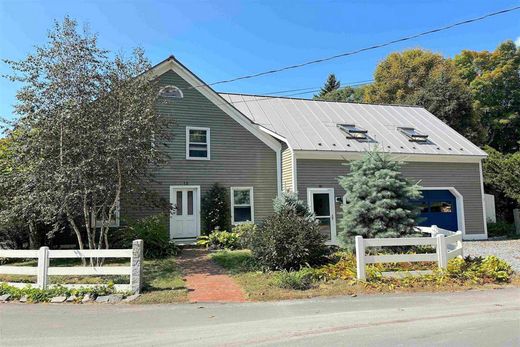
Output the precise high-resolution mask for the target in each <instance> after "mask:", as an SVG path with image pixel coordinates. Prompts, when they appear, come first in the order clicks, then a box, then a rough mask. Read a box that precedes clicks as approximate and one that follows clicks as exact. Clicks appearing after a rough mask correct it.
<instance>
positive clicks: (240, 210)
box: [231, 187, 255, 224]
mask: <svg viewBox="0 0 520 347" xmlns="http://www.w3.org/2000/svg"><path fill="white" fill-rule="evenodd" d="M254 219H255V216H254V204H253V187H231V221H232V223H233V224H240V223H246V222H254Z"/></svg>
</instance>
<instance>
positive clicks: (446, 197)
mask: <svg viewBox="0 0 520 347" xmlns="http://www.w3.org/2000/svg"><path fill="white" fill-rule="evenodd" d="M422 194H423V197H422V199H420V200H417V201H416V204H418V205H419V206H420V209H421V213H420V217H421V218H422V219H423V220H422V221H421V222H420V223H419V225H420V226H432V225H437V226H438V227H439V228H442V229H447V230H452V231H456V230H457V229H458V220H457V199H456V198H455V196H454V195H453V194H452V193H451V192H450V191H449V190H423V191H422Z"/></svg>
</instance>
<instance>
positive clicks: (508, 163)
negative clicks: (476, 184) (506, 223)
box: [482, 146, 520, 217]
mask: <svg viewBox="0 0 520 347" xmlns="http://www.w3.org/2000/svg"><path fill="white" fill-rule="evenodd" d="M484 150H485V151H486V153H487V154H488V157H487V158H486V160H484V163H483V167H482V169H483V174H484V184H485V185H486V188H487V190H488V191H490V192H491V193H493V194H494V195H496V196H497V197H498V198H497V203H498V204H501V205H503V206H500V207H502V208H499V209H498V210H500V211H507V210H511V209H512V208H513V207H514V205H516V206H517V207H518V206H520V152H516V153H508V154H502V153H500V152H499V151H497V150H495V149H493V148H491V147H489V146H488V147H485V148H484ZM508 200H509V201H508ZM504 207H505V208H504ZM508 207H509V208H508ZM503 217H507V216H505V215H504V216H503Z"/></svg>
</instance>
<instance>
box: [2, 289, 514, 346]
mask: <svg viewBox="0 0 520 347" xmlns="http://www.w3.org/2000/svg"><path fill="white" fill-rule="evenodd" d="M0 345H1V346H3V347H5V346H87V345H98V346H119V345H124V346H144V345H146V346H166V345H168V346H172V345H175V346H184V345H185V346H188V345H189V346H222V345H224V346H243V345H262V346H280V345H284V346H285V345H289V346H303V345H321V346H340V345H342V346H345V345H349V346H360V345H362V346H382V345H384V346H396V345H399V346H421V345H428V346H432V345H433V346H520V288H509V289H502V290H493V291H468V292H461V293H451V294H449V293H438V294H416V295H385V296H360V297H355V298H352V297H341V298H328V299H313V300H300V301H285V302H276V303H275V302H272V303H234V304H184V305H150V306H144V305H141V306H138V305H114V306H111V305H100V304H97V305H96V304H91V305H63V304H62V305H50V304H49V305H23V304H3V305H0Z"/></svg>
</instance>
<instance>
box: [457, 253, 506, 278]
mask: <svg viewBox="0 0 520 347" xmlns="http://www.w3.org/2000/svg"><path fill="white" fill-rule="evenodd" d="M447 274H448V276H449V277H450V278H454V279H458V280H464V281H471V282H474V283H503V282H509V281H510V280H511V276H512V275H513V269H512V268H511V266H510V265H509V264H508V263H506V262H505V261H503V260H501V259H499V258H497V257H495V256H494V255H490V256H487V257H484V258H482V257H475V258H472V257H466V258H464V259H462V258H454V259H451V260H450V261H449V262H448V269H447Z"/></svg>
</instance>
